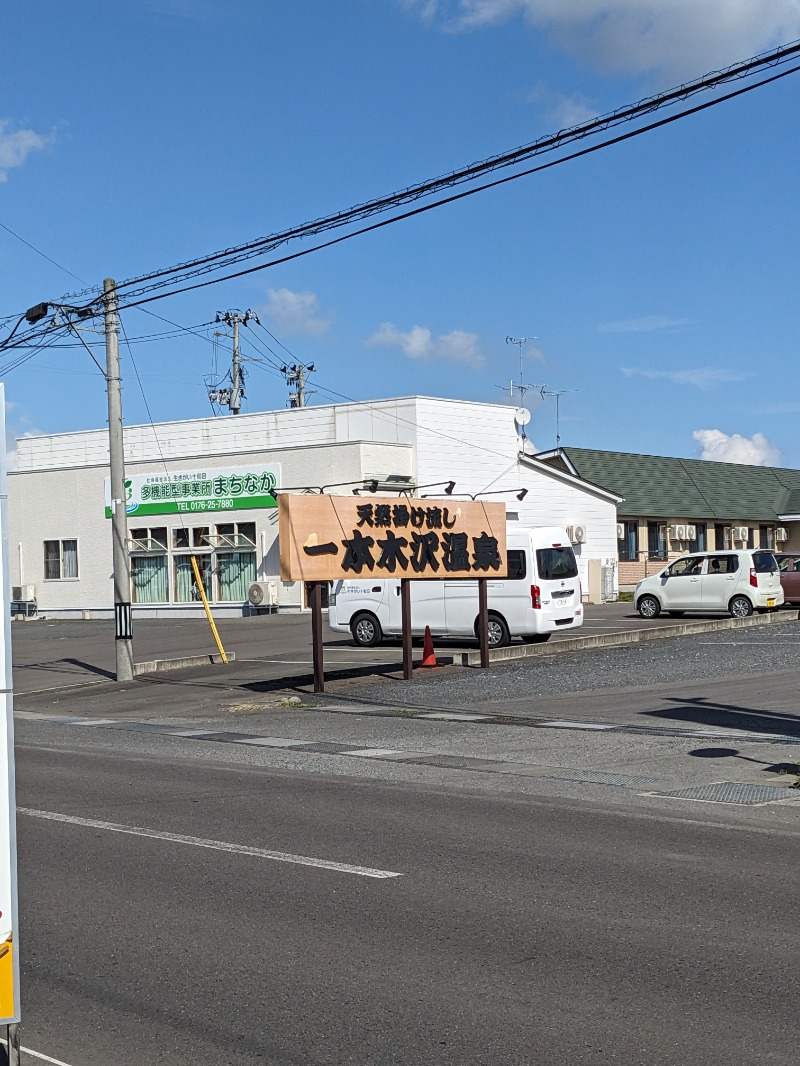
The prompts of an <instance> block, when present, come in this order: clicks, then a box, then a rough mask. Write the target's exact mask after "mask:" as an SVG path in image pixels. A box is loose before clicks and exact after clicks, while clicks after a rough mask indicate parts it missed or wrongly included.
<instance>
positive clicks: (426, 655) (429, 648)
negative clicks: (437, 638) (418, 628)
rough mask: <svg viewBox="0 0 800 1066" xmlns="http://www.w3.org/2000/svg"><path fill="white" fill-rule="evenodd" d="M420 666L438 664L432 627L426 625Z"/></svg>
mask: <svg viewBox="0 0 800 1066" xmlns="http://www.w3.org/2000/svg"><path fill="white" fill-rule="evenodd" d="M419 665H420V666H438V665H439V664H438V663H437V662H436V654H435V652H434V650H433V637H432V636H431V627H430V626H425V643H424V644H423V645H422V662H421V663H420V664H419Z"/></svg>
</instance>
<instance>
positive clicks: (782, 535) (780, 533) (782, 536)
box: [775, 526, 789, 544]
mask: <svg viewBox="0 0 800 1066" xmlns="http://www.w3.org/2000/svg"><path fill="white" fill-rule="evenodd" d="M788 539H789V534H788V533H787V532H786V530H785V529H784V528H783V526H778V528H777V529H776V530H775V540H776V542H777V543H778V544H781V543H783V541H785V540H788Z"/></svg>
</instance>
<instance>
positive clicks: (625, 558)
mask: <svg viewBox="0 0 800 1066" xmlns="http://www.w3.org/2000/svg"><path fill="white" fill-rule="evenodd" d="M622 525H623V527H624V531H625V532H624V536H623V537H622V538H621V539H620V540H619V541H617V548H618V550H619V558H620V562H624V563H631V562H633V563H635V562H636V560H637V559H638V558H639V523H638V522H636V521H627V522H623V523H622Z"/></svg>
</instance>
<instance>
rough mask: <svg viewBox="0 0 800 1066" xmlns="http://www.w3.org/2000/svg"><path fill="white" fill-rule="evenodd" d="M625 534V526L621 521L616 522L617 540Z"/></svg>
mask: <svg viewBox="0 0 800 1066" xmlns="http://www.w3.org/2000/svg"><path fill="white" fill-rule="evenodd" d="M624 536H625V526H624V525H623V524H622V522H617V540H622V538H623V537H624Z"/></svg>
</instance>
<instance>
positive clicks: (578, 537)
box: [567, 526, 586, 544]
mask: <svg viewBox="0 0 800 1066" xmlns="http://www.w3.org/2000/svg"><path fill="white" fill-rule="evenodd" d="M567 533H569V539H570V543H571V544H583V543H584V542H585V540H586V526H567Z"/></svg>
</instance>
